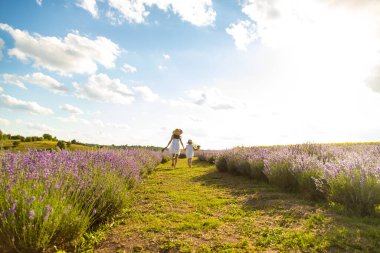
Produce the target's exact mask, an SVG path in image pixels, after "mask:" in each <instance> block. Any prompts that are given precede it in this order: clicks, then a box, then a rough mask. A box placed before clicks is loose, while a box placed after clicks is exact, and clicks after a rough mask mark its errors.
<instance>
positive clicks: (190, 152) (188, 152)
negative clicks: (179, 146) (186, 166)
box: [186, 144, 194, 158]
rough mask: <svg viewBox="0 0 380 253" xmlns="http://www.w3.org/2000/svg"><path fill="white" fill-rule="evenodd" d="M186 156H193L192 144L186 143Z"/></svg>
mask: <svg viewBox="0 0 380 253" xmlns="http://www.w3.org/2000/svg"><path fill="white" fill-rule="evenodd" d="M186 157H187V158H193V157H194V147H193V145H192V144H187V146H186Z"/></svg>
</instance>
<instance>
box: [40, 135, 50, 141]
mask: <svg viewBox="0 0 380 253" xmlns="http://www.w3.org/2000/svg"><path fill="white" fill-rule="evenodd" d="M42 137H43V138H44V139H45V140H49V141H51V140H52V139H53V136H51V134H43V135H42Z"/></svg>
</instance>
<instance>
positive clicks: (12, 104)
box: [0, 94, 53, 115]
mask: <svg viewBox="0 0 380 253" xmlns="http://www.w3.org/2000/svg"><path fill="white" fill-rule="evenodd" d="M0 104H1V105H3V106H4V107H7V108H9V109H15V110H22V111H28V112H30V113H33V114H41V115H49V114H52V113H53V111H52V110H51V109H49V108H46V107H43V106H40V105H39V104H37V103H36V102H33V101H23V100H19V99H17V98H14V97H11V96H8V95H5V94H2V95H0Z"/></svg>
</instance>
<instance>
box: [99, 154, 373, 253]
mask: <svg viewBox="0 0 380 253" xmlns="http://www.w3.org/2000/svg"><path fill="white" fill-rule="evenodd" d="M178 165H179V166H178V168H177V169H175V170H174V169H171V168H170V163H166V164H164V165H160V167H159V168H158V170H157V171H156V172H154V173H153V174H151V175H149V177H148V178H147V179H145V180H144V182H143V183H142V184H141V185H140V186H139V187H137V188H136V189H135V190H134V192H133V193H132V195H131V203H130V206H129V207H128V208H127V209H126V210H125V212H124V213H123V215H122V217H121V219H120V220H119V222H118V225H116V226H115V227H114V228H113V229H112V230H111V231H110V233H109V234H108V236H107V238H106V240H104V241H103V242H102V243H101V245H99V247H98V248H97V249H96V251H95V252H98V253H104V252H380V220H379V219H373V218H372V219H369V218H368V219H365V218H360V219H359V218H349V217H346V216H339V215H336V214H334V215H332V214H331V213H328V212H327V211H326V209H324V208H321V207H320V206H318V205H316V204H313V203H310V202H307V201H304V200H302V199H300V198H298V197H297V196H295V195H292V194H286V193H282V192H279V191H277V190H276V189H274V188H273V187H271V186H268V185H265V184H257V183H255V182H253V181H251V180H249V179H246V178H243V177H239V176H234V175H230V174H225V173H219V172H218V171H216V169H215V166H212V165H209V164H207V163H202V162H198V161H195V163H194V167H193V168H192V169H189V168H187V165H186V160H185V159H180V160H179V164H178Z"/></svg>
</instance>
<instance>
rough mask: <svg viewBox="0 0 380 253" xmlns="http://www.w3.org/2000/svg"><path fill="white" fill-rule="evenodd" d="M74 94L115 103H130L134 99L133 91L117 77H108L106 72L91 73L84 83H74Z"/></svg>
mask: <svg viewBox="0 0 380 253" xmlns="http://www.w3.org/2000/svg"><path fill="white" fill-rule="evenodd" d="M74 87H75V89H76V92H75V95H76V96H77V97H80V98H86V99H93V100H97V101H101V102H109V103H115V104H130V103H132V102H133V100H134V96H133V95H134V94H133V92H132V91H131V90H130V89H129V88H128V87H127V85H125V84H123V83H122V82H121V81H120V80H119V79H110V78H109V77H108V76H107V75H106V74H98V75H92V76H90V77H89V79H88V81H87V83H86V84H84V85H80V84H78V83H74Z"/></svg>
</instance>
